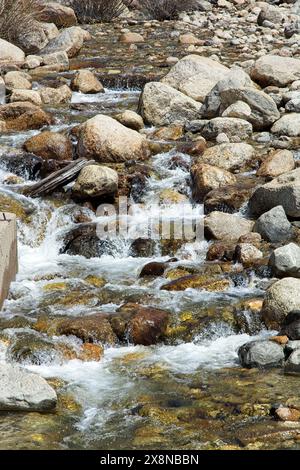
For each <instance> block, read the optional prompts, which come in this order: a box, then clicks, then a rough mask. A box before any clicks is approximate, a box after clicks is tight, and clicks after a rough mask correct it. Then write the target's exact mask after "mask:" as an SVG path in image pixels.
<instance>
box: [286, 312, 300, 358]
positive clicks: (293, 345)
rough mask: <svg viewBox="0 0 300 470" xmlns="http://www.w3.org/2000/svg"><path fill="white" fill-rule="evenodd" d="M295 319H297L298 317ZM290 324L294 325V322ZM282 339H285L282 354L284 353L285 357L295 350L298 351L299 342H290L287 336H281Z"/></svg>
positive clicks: (299, 347)
mask: <svg viewBox="0 0 300 470" xmlns="http://www.w3.org/2000/svg"><path fill="white" fill-rule="evenodd" d="M292 315H293V312H292ZM288 317H289V315H288V316H287V318H288ZM296 318H299V317H298V315H297V317H296ZM296 321H297V320H296ZM292 323H294V321H293V322H292ZM282 338H287V341H286V342H285V348H284V352H285V353H286V356H289V355H290V354H291V353H292V352H293V351H296V349H300V340H290V339H289V338H288V336H286V335H284V336H282Z"/></svg>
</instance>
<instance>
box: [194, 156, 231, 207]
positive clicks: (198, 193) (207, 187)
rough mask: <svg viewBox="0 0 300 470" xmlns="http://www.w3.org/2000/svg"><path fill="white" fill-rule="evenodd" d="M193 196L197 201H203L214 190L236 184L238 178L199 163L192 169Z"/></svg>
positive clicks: (227, 172)
mask: <svg viewBox="0 0 300 470" xmlns="http://www.w3.org/2000/svg"><path fill="white" fill-rule="evenodd" d="M191 178H192V194H193V199H194V200H195V201H198V202H199V201H202V200H203V198H204V196H205V195H206V194H207V193H209V191H211V190H212V189H216V188H220V187H222V186H226V185H229V184H234V183H235V182H236V177H235V176H234V175H233V174H232V173H230V172H229V171H226V170H223V169H221V168H218V167H216V166H212V165H207V164H206V163H197V164H195V165H194V166H193V167H192V169H191Z"/></svg>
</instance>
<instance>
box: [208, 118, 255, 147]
mask: <svg viewBox="0 0 300 470" xmlns="http://www.w3.org/2000/svg"><path fill="white" fill-rule="evenodd" d="M252 132H253V129H252V125H251V124H250V123H249V122H248V121H245V120H244V119H238V118H229V117H218V118H214V119H211V120H210V121H209V122H208V123H207V124H205V125H204V127H203V129H202V132H201V135H202V136H203V137H204V138H205V139H207V140H216V138H217V137H218V135H220V134H226V136H227V137H228V139H229V140H230V141H231V142H240V141H242V140H246V139H247V138H249V137H250V136H251V135H252Z"/></svg>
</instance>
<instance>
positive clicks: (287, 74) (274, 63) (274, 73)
mask: <svg viewBox="0 0 300 470" xmlns="http://www.w3.org/2000/svg"><path fill="white" fill-rule="evenodd" d="M251 78H252V79H253V80H254V81H255V82H257V83H259V84H260V85H261V86H263V87H266V86H269V85H275V86H279V87H284V86H286V85H288V84H289V83H292V82H294V81H295V80H298V79H299V78H300V60H299V59H296V58H292V57H283V56H279V55H265V56H262V57H260V58H259V59H258V60H257V61H256V62H255V64H254V66H253V68H252V70H251Z"/></svg>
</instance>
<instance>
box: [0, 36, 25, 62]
mask: <svg viewBox="0 0 300 470" xmlns="http://www.w3.org/2000/svg"><path fill="white" fill-rule="evenodd" d="M24 60H25V53H24V52H23V51H22V49H20V48H19V47H17V46H15V45H14V44H11V43H10V42H8V41H5V40H4V39H1V38H0V63H1V62H5V63H18V62H21V63H22V62H24Z"/></svg>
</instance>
